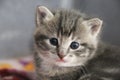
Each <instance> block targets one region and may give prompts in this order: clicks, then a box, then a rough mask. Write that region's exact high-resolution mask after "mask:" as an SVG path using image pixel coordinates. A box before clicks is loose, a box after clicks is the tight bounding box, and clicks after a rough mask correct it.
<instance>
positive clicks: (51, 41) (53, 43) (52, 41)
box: [49, 37, 58, 46]
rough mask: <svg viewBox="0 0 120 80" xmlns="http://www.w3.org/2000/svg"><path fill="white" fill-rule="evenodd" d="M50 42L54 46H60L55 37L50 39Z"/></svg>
mask: <svg viewBox="0 0 120 80" xmlns="http://www.w3.org/2000/svg"><path fill="white" fill-rule="evenodd" d="M49 41H50V44H52V45H53V46H57V45H58V39H57V38H55V37H52V38H50V39H49Z"/></svg>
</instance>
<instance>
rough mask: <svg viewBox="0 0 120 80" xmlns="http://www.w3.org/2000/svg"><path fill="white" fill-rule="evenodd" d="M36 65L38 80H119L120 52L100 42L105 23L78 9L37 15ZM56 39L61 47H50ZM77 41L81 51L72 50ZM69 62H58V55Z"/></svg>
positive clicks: (41, 8)
mask: <svg viewBox="0 0 120 80" xmlns="http://www.w3.org/2000/svg"><path fill="white" fill-rule="evenodd" d="M36 13H37V14H36V29H35V33H34V39H35V54H34V58H35V65H36V72H37V80H119V79H120V78H119V76H118V75H120V72H119V70H120V68H119V67H120V65H119V63H120V60H119V58H120V54H119V53H120V50H119V49H117V50H116V47H115V48H114V47H111V46H107V45H105V44H103V43H101V41H100V40H99V34H100V30H101V26H102V21H101V20H100V19H98V18H92V17H88V16H86V15H84V14H83V13H80V12H78V11H75V10H55V11H52V12H51V11H49V10H48V9H47V8H46V7H44V6H39V7H38V8H37V12H36ZM51 38H56V39H57V40H58V45H57V46H53V45H51V44H50V41H49V40H50V39H51ZM73 41H76V42H78V43H79V45H80V46H79V48H78V49H71V48H70V44H71V43H72V42H73ZM61 52H62V55H64V58H63V59H64V60H66V62H65V63H63V62H57V61H56V60H57V59H59V56H58V53H59V54H61ZM113 64H114V65H113ZM117 70H118V71H117Z"/></svg>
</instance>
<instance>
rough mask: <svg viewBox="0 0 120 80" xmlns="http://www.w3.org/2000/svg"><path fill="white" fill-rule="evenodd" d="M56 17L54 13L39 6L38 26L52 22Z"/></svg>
mask: <svg viewBox="0 0 120 80" xmlns="http://www.w3.org/2000/svg"><path fill="white" fill-rule="evenodd" d="M53 17H54V15H53V13H52V12H51V11H50V10H49V9H48V8H46V7H45V6H38V7H37V12H36V22H37V23H36V24H37V26H40V25H41V24H42V23H45V22H48V21H50V20H51V19H52V18H53Z"/></svg>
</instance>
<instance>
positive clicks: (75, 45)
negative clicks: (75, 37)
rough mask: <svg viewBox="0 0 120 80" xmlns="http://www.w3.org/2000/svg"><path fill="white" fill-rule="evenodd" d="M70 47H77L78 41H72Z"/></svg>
mask: <svg viewBox="0 0 120 80" xmlns="http://www.w3.org/2000/svg"><path fill="white" fill-rule="evenodd" d="M70 47H71V48H72V49H77V48H78V47H79V43H78V42H72V43H71V45H70Z"/></svg>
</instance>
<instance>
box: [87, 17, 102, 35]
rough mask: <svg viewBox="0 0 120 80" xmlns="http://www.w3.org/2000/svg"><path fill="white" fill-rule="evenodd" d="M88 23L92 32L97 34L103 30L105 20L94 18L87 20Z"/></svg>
mask: <svg viewBox="0 0 120 80" xmlns="http://www.w3.org/2000/svg"><path fill="white" fill-rule="evenodd" d="M85 23H86V25H87V26H88V27H89V28H90V30H91V34H92V35H94V36H97V35H98V33H99V32H100V30H101V27H102V23H103V21H102V20H100V19H99V18H93V19H90V20H87V21H85Z"/></svg>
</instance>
